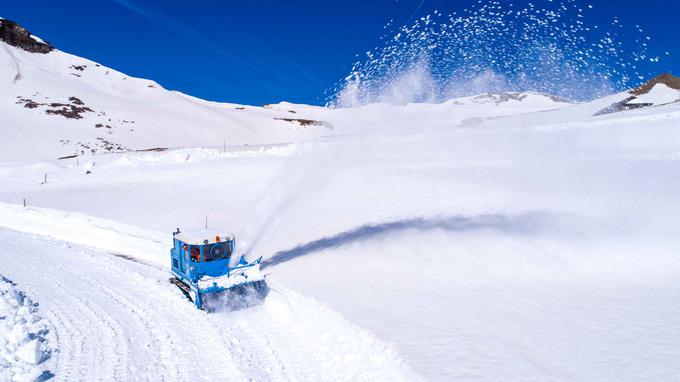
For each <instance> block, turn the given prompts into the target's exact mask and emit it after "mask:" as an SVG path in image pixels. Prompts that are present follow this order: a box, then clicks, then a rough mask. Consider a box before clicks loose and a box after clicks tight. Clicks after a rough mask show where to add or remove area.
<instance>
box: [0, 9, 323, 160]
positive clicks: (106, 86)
mask: <svg viewBox="0 0 680 382" xmlns="http://www.w3.org/2000/svg"><path fill="white" fill-rule="evenodd" d="M0 23H1V24H0V27H1V28H3V29H2V31H4V32H2V33H0V114H1V115H2V116H3V121H2V130H1V131H2V134H3V142H2V150H0V161H8V160H21V159H48V158H58V157H63V156H69V155H74V154H84V153H106V152H121V151H128V150H145V149H152V148H158V147H184V146H220V147H222V146H223V144H225V143H226V145H243V144H259V143H285V142H294V141H300V140H304V139H308V138H310V137H312V136H315V135H320V134H324V133H326V132H327V131H328V126H325V125H323V123H321V122H320V121H319V122H317V121H307V120H305V118H304V115H300V114H297V113H296V112H295V110H272V109H268V108H264V107H254V106H245V105H236V104H227V103H215V102H208V101H204V100H200V99H197V98H195V97H191V96H188V95H186V94H182V93H179V92H174V91H168V90H166V89H163V88H162V87H161V86H160V85H159V84H157V83H156V82H154V81H151V80H146V79H140V78H134V77H130V76H128V75H126V74H124V73H121V72H118V71H116V70H114V69H111V68H108V67H106V66H104V65H101V64H99V63H96V62H93V61H90V60H87V59H84V58H81V57H77V56H74V55H71V54H68V53H65V52H62V51H59V50H58V49H53V48H52V47H51V45H48V44H46V43H42V42H41V41H42V40H38V38H37V37H35V36H33V35H31V34H30V32H27V31H25V30H24V31H25V33H23V35H22V33H21V30H23V28H21V27H20V26H17V25H16V24H15V23H13V22H10V21H8V20H0ZM10 30H15V31H16V30H18V31H19V32H15V33H10ZM228 92H229V89H225V93H228Z"/></svg>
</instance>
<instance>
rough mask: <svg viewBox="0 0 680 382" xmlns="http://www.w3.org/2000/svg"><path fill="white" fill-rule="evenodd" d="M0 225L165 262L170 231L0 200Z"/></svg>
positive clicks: (170, 245) (120, 253) (161, 263)
mask: <svg viewBox="0 0 680 382" xmlns="http://www.w3.org/2000/svg"><path fill="white" fill-rule="evenodd" d="M0 215H1V216H3V219H0V226H2V227H5V228H9V229H13V230H16V231H21V232H28V233H33V234H37V235H45V236H50V237H53V238H56V239H59V240H64V241H69V242H72V243H78V244H84V245H87V246H90V247H94V248H99V249H102V250H105V251H108V252H111V253H113V254H116V255H123V256H126V257H131V258H134V259H136V260H140V261H143V262H147V263H150V264H154V265H156V266H162V267H165V266H167V264H166V263H167V262H168V260H167V258H168V250H169V248H171V247H172V235H170V234H165V233H162V232H156V231H150V230H145V229H143V228H139V227H135V226H132V225H128V224H123V223H118V222H114V221H111V220H106V219H100V218H96V217H92V216H87V215H83V214H80V213H74V212H65V211H59V210H55V209H51V208H36V207H22V206H20V205H17V204H10V203H0Z"/></svg>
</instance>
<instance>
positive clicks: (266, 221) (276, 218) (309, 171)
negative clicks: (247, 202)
mask: <svg viewBox="0 0 680 382" xmlns="http://www.w3.org/2000/svg"><path fill="white" fill-rule="evenodd" d="M326 150H327V148H324V147H323V146H322V145H321V144H319V143H318V142H310V143H308V144H305V145H304V146H303V147H301V148H300V149H299V150H298V151H297V152H296V153H295V154H293V155H292V156H291V157H290V159H289V160H288V161H287V162H286V164H285V165H284V168H283V169H282V170H281V172H280V175H279V176H278V177H276V178H275V179H274V181H273V182H272V183H271V184H270V186H269V190H268V192H267V193H266V194H265V196H264V197H263V198H262V200H261V201H260V202H259V203H258V204H257V207H256V208H255V211H254V213H253V215H252V216H251V217H250V219H249V220H248V223H247V225H246V226H245V227H244V229H243V231H242V232H241V234H240V235H239V240H237V243H238V246H239V248H238V249H237V251H238V253H239V254H240V253H243V254H245V255H246V256H247V257H248V258H256V257H259V256H261V255H262V253H260V250H261V248H262V244H263V243H264V241H265V240H267V238H268V237H270V236H271V235H272V234H273V233H274V232H275V231H276V229H277V228H278V227H279V224H281V222H282V221H284V220H285V217H286V215H288V214H289V213H291V212H294V208H295V207H296V206H297V205H298V203H300V202H301V201H303V200H304V198H305V197H308V196H309V195H310V194H312V193H314V192H315V191H318V190H320V189H321V188H323V185H324V183H325V182H324V176H322V174H321V173H320V172H319V169H324V168H327V166H326V164H325V162H326V161H327V159H328V158H330V156H327V155H326ZM322 153H323V154H322ZM312 185H313V186H312Z"/></svg>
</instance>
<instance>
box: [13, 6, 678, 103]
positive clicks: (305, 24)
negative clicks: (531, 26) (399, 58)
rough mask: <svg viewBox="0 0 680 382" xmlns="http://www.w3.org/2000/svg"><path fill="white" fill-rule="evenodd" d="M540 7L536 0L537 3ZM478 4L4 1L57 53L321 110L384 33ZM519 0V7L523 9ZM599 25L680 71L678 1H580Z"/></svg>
mask: <svg viewBox="0 0 680 382" xmlns="http://www.w3.org/2000/svg"><path fill="white" fill-rule="evenodd" d="M541 1H549V0H535V1H533V2H534V3H535V4H537V5H538V4H540V3H541ZM476 2H477V0H382V1H378V0H341V1H334V0H317V1H313V0H289V1H281V0H279V1H275V0H258V1H247V0H246V1H229V0H227V1H185V0H165V1H156V0H91V1H89V0H62V1H56V0H52V1H47V0H43V1H38V0H21V1H9V0H7V1H3V2H2V3H1V4H0V16H2V17H4V18H7V19H12V20H15V21H17V22H19V23H20V24H22V25H23V26H24V27H26V28H27V29H29V30H30V31H31V32H32V33H34V34H35V35H37V36H40V37H42V38H44V39H46V40H48V41H50V42H51V43H52V44H54V45H55V46H56V47H57V48H58V49H60V50H62V51H65V52H68V53H73V54H76V55H79V56H82V57H85V58H89V59H91V60H94V61H97V62H100V63H101V64H103V65H106V66H109V67H112V68H114V69H117V70H120V71H122V72H125V73H127V74H129V75H132V76H136V77H143V78H149V79H152V80H155V81H157V82H159V83H160V84H161V85H163V86H164V87H166V88H168V89H173V90H179V91H182V92H184V93H187V94H191V95H194V96H197V97H201V98H205V99H209V100H215V101H227V102H237V103H245V104H252V105H261V104H265V103H273V102H279V101H283V100H286V101H291V102H297V103H309V104H322V103H323V102H324V100H325V95H324V91H325V90H326V89H329V88H332V87H333V85H334V84H335V83H336V82H337V81H338V80H339V79H341V78H343V77H344V76H345V75H347V73H348V72H349V71H350V69H351V67H352V64H353V63H354V62H355V61H356V60H357V57H356V55H357V54H361V53H363V52H365V51H366V50H368V49H371V48H373V47H375V46H376V45H379V40H378V39H379V37H380V36H381V35H382V34H383V33H384V29H383V26H384V25H385V24H386V23H387V22H388V21H389V20H390V19H393V20H394V23H395V24H397V25H402V24H406V23H408V22H409V21H410V20H412V19H413V18H414V17H419V16H421V15H425V14H428V13H430V12H431V11H433V10H434V9H438V10H439V11H441V12H444V13H448V12H453V11H456V10H461V9H463V8H466V7H467V6H470V5H471V4H474V3H476ZM525 2H527V1H526V0H517V1H515V2H514V3H516V4H518V3H520V4H521V3H525ZM583 4H592V5H593V12H592V17H593V18H594V20H593V22H596V23H600V24H602V25H606V24H608V21H610V20H611V18H612V17H613V16H618V17H619V19H620V20H621V22H622V23H624V24H625V25H627V26H631V27H632V26H634V25H635V24H638V25H640V26H641V27H642V28H644V29H645V30H646V31H647V33H648V34H649V35H650V36H651V37H652V40H651V41H650V51H656V52H664V51H669V52H670V53H671V55H670V56H668V57H664V58H663V59H662V61H661V62H660V63H658V64H654V67H653V68H651V70H652V71H653V72H659V73H660V72H673V73H674V74H676V75H677V74H678V73H680V50H679V49H678V47H680V32H679V28H680V25H679V24H680V18H679V16H678V15H680V1H679V0H646V1H640V0H618V1H613V0H606V1H601V0H598V1H583Z"/></svg>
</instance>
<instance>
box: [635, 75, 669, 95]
mask: <svg viewBox="0 0 680 382" xmlns="http://www.w3.org/2000/svg"><path fill="white" fill-rule="evenodd" d="M657 84H664V85H666V86H668V87H669V88H671V89H675V90H680V78H678V77H675V76H674V75H672V74H670V73H664V74H661V75H659V76H656V77H654V78H652V79H651V80H649V81H647V83H645V84H644V85H642V86H640V87H637V88H635V89H633V90H631V91H630V94H634V95H642V94H646V93H649V91H650V90H652V88H653V87H654V86H656V85H657Z"/></svg>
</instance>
